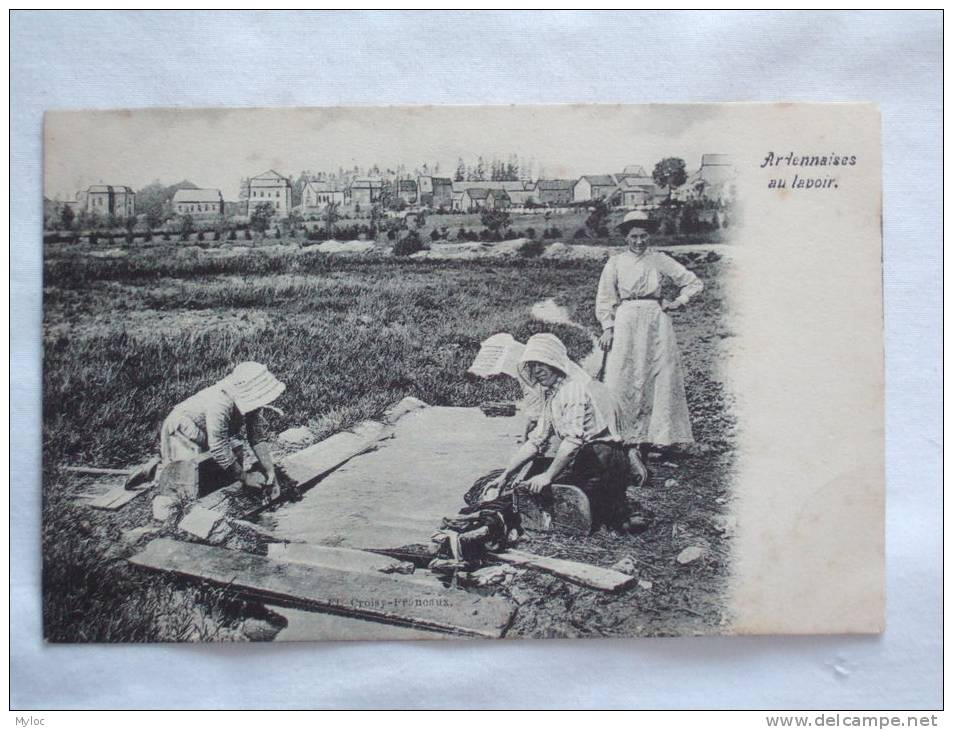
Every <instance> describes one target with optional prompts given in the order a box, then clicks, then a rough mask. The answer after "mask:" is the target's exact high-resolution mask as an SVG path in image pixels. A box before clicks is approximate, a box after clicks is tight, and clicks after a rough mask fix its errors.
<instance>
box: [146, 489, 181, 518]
mask: <svg viewBox="0 0 953 730" xmlns="http://www.w3.org/2000/svg"><path fill="white" fill-rule="evenodd" d="M175 503H176V499H175V498H174V497H171V496H168V495H165V494H160V495H159V496H158V497H156V498H155V499H153V500H152V517H153V519H156V520H159V522H165V521H166V520H167V519H169V517H170V516H171V515H172V506H173V505H174V504H175Z"/></svg>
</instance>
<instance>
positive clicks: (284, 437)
mask: <svg viewBox="0 0 953 730" xmlns="http://www.w3.org/2000/svg"><path fill="white" fill-rule="evenodd" d="M278 440H279V441H281V442H282V443H285V444H289V445H291V446H308V445H310V444H312V443H314V440H315V439H314V433H312V431H311V429H310V428H308V427H307V426H297V427H295V428H289V429H286V430H284V431H282V432H281V433H279V434H278Z"/></svg>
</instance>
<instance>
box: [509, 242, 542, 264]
mask: <svg viewBox="0 0 953 730" xmlns="http://www.w3.org/2000/svg"><path fill="white" fill-rule="evenodd" d="M545 250H546V244H545V243H543V242H542V241H536V240H529V241H526V242H524V243H523V245H521V246H520V247H519V248H518V249H516V253H517V254H519V255H520V256H522V257H523V258H524V259H532V258H536V257H537V256H541V255H542V253H543V251H545Z"/></svg>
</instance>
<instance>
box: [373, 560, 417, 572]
mask: <svg viewBox="0 0 953 730" xmlns="http://www.w3.org/2000/svg"><path fill="white" fill-rule="evenodd" d="M414 569H415V566H414V564H413V563H409V562H406V561H404V560H395V561H394V562H393V563H391V564H390V565H386V566H384V567H383V568H380V572H381V573H400V574H401V575H411V574H412V573H413V572H414Z"/></svg>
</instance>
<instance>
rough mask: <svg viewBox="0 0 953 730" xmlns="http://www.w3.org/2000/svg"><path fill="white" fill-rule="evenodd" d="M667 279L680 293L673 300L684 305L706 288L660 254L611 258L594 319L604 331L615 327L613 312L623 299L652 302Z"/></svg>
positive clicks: (657, 252) (654, 252) (698, 280)
mask: <svg viewBox="0 0 953 730" xmlns="http://www.w3.org/2000/svg"><path fill="white" fill-rule="evenodd" d="M664 277H668V278H669V279H671V280H672V281H673V282H675V285H676V286H678V287H679V289H680V290H681V291H680V292H679V295H678V297H677V298H676V299H675V300H674V301H675V302H677V303H678V304H680V305H681V304H687V303H688V300H689V299H691V298H692V297H693V296H695V295H696V294H698V292H700V291H701V290H702V289H704V288H705V285H704V284H703V283H702V281H701V279H699V278H698V277H697V276H695V274H693V273H692V272H691V271H689V270H688V269H686V268H685V267H684V266H682V265H681V264H680V263H678V262H677V261H676V260H675V259H673V258H671V257H670V256H666V255H665V254H664V253H661V252H660V251H646V252H645V253H644V254H642V255H641V256H636V255H635V254H634V253H632V252H631V251H625V252H624V253H620V254H619V255H617V256H613V257H611V258H610V259H609V260H608V261H607V262H606V266H605V268H604V269H603V270H602V276H601V277H600V278H599V289H598V291H597V292H596V318H597V319H598V320H599V322H600V323H601V324H602V328H603V329H609V328H610V327H612V326H613V325H614V324H615V310H616V307H618V306H619V304H621V303H622V302H624V301H625V300H626V299H640V298H655V297H659V296H660V295H661V293H662V280H663V278H664Z"/></svg>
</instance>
